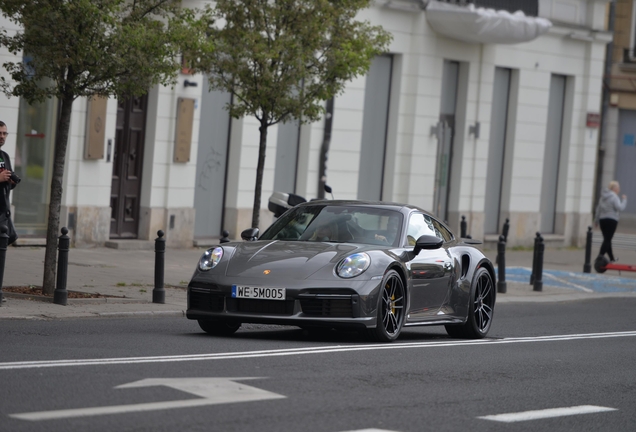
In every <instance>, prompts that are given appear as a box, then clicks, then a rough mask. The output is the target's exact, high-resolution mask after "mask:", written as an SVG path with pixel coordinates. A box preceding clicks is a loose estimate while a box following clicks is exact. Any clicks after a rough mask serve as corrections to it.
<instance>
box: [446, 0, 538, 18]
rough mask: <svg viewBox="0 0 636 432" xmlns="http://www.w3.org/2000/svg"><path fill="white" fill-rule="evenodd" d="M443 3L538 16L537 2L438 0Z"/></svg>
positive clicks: (527, 0)
mask: <svg viewBox="0 0 636 432" xmlns="http://www.w3.org/2000/svg"><path fill="white" fill-rule="evenodd" d="M438 1H441V2H443V3H452V4H456V5H460V6H463V5H467V4H469V3H472V4H474V5H475V7H483V8H488V9H496V10H505V11H508V12H510V13H514V12H516V11H519V10H520V11H522V12H523V13H524V14H526V16H532V17H536V16H539V0H438Z"/></svg>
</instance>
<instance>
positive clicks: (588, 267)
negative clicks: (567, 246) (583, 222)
mask: <svg viewBox="0 0 636 432" xmlns="http://www.w3.org/2000/svg"><path fill="white" fill-rule="evenodd" d="M591 261H592V227H591V226H588V227H587V238H586V239H585V264H583V273H592V264H591Z"/></svg>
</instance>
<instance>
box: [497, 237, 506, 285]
mask: <svg viewBox="0 0 636 432" xmlns="http://www.w3.org/2000/svg"><path fill="white" fill-rule="evenodd" d="M497 273H498V276H499V281H497V292H498V293H505V292H506V291H507V287H506V241H505V240H504V236H499V243H497Z"/></svg>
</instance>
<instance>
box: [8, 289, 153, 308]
mask: <svg viewBox="0 0 636 432" xmlns="http://www.w3.org/2000/svg"><path fill="white" fill-rule="evenodd" d="M69 292H71V291H69ZM74 292H81V291H74ZM82 293H83V292H82ZM83 294H93V293H83ZM2 296H3V297H7V298H15V299H20V300H33V301H38V302H44V303H53V297H48V296H40V295H31V294H21V293H13V292H7V291H3V292H2ZM66 302H67V304H92V303H98V304H99V303H111V304H116V303H120V304H121V303H150V302H148V301H147V300H141V299H133V298H125V297H114V296H112V297H98V298H69V299H67V300H66ZM60 306H63V305H60Z"/></svg>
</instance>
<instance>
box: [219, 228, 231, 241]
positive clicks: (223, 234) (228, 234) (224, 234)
mask: <svg viewBox="0 0 636 432" xmlns="http://www.w3.org/2000/svg"><path fill="white" fill-rule="evenodd" d="M221 235H222V236H223V237H221V239H220V240H219V243H227V242H229V241H230V239H229V236H230V232H229V231H228V230H223V232H222V233H221Z"/></svg>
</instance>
